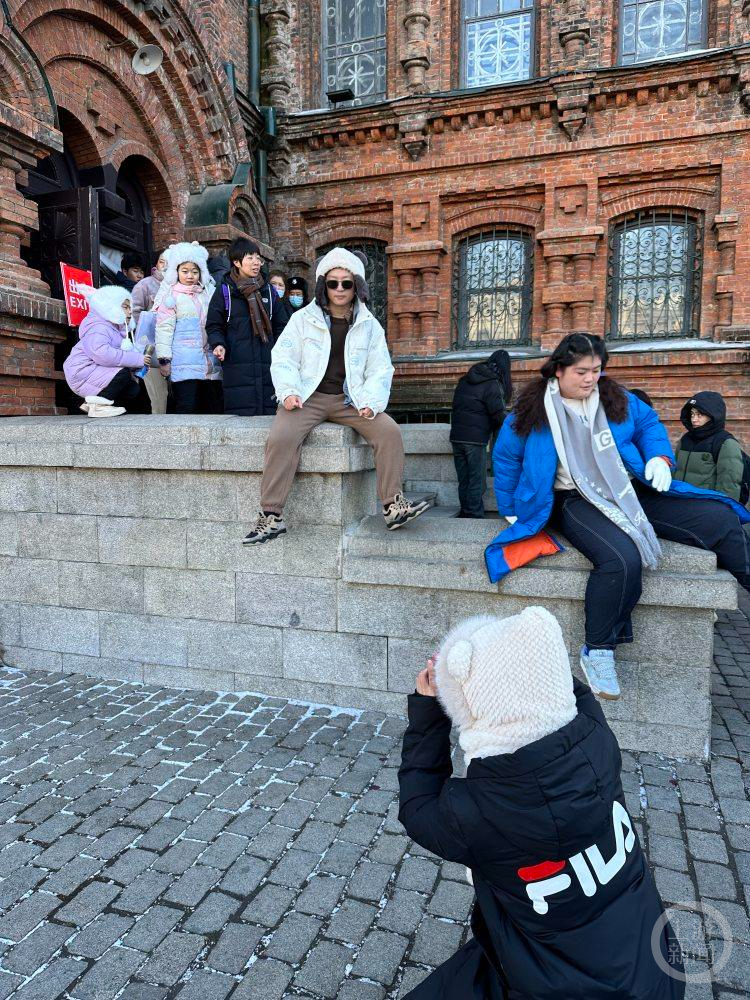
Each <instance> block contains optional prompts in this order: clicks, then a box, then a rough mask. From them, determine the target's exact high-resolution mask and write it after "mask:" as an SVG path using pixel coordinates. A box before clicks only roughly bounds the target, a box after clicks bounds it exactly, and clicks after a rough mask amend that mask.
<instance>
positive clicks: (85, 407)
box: [78, 403, 89, 413]
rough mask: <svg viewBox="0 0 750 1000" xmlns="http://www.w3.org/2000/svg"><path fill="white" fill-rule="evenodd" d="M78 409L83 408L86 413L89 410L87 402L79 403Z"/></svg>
mask: <svg viewBox="0 0 750 1000" xmlns="http://www.w3.org/2000/svg"><path fill="white" fill-rule="evenodd" d="M78 409H79V410H83V412H84V413H88V412H89V404H88V403H81V405H80V406H79V407H78Z"/></svg>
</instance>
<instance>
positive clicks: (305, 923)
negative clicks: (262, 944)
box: [267, 913, 322, 965]
mask: <svg viewBox="0 0 750 1000" xmlns="http://www.w3.org/2000/svg"><path fill="white" fill-rule="evenodd" d="M321 926H322V924H321V921H320V920H316V919H315V918H314V917H308V916H304V915H303V914H301V913H290V914H289V916H288V917H285V918H284V920H283V921H282V923H281V924H280V925H279V927H278V928H277V929H276V930H275V931H274V932H273V936H272V937H271V942H270V944H269V945H268V948H267V954H268V955H269V956H270V957H271V958H278V959H280V960H281V961H283V962H290V963H291V964H292V965H296V964H297V962H300V961H301V960H302V957H303V956H304V954H305V952H306V951H307V949H308V948H309V947H310V945H311V944H312V942H313V941H314V940H315V938H316V936H317V934H318V931H319V930H320V928H321Z"/></svg>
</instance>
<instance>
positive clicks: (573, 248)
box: [538, 226, 604, 348]
mask: <svg viewBox="0 0 750 1000" xmlns="http://www.w3.org/2000/svg"><path fill="white" fill-rule="evenodd" d="M603 235H604V229H603V228H602V227H601V226H588V227H586V228H585V229H580V230H578V231H574V232H571V231H565V230H545V231H544V232H541V233H539V236H538V239H539V242H540V243H541V245H542V255H543V257H544V262H545V267H546V280H545V283H544V288H543V289H542V303H543V305H544V310H545V314H546V324H545V330H544V333H543V334H542V347H544V348H551V347H554V346H555V344H556V343H557V342H558V340H560V338H561V337H563V336H565V334H566V333H570V331H571V330H588V329H590V324H591V307H592V306H593V304H594V296H595V291H596V289H595V284H594V281H593V280H592V271H593V264H594V257H595V256H596V250H597V245H598V243H599V240H600V239H601V237H602V236H603Z"/></svg>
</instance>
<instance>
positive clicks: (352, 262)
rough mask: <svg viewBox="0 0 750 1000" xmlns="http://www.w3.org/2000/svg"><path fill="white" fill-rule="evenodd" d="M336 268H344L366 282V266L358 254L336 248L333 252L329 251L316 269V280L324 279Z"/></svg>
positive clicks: (343, 248) (344, 248)
mask: <svg viewBox="0 0 750 1000" xmlns="http://www.w3.org/2000/svg"><path fill="white" fill-rule="evenodd" d="M334 267H343V268H345V269H346V270H347V271H351V272H352V274H354V275H356V276H357V277H358V278H362V280H364V277H365V265H364V264H363V262H362V261H361V260H360V258H359V257H358V256H357V255H356V254H354V253H352V252H351V250H347V249H346V247H334V248H333V250H329V251H328V253H327V254H325V256H323V257H321V258H320V260H319V261H318V266H317V267H316V268H315V279H316V280H317V279H318V278H324V277H325V276H326V275H327V274H328V272H329V271H332V270H333V269H334Z"/></svg>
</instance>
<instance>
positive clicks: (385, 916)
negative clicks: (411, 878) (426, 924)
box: [378, 888, 426, 936]
mask: <svg viewBox="0 0 750 1000" xmlns="http://www.w3.org/2000/svg"><path fill="white" fill-rule="evenodd" d="M425 905H426V900H425V898H424V897H423V896H419V895H417V893H416V892H408V891H406V890H405V889H398V888H397V889H395V890H394V893H393V896H392V897H391V898H390V899H389V900H388V902H387V903H386V905H385V907H384V908H383V911H382V913H381V914H380V919H379V920H378V927H380V928H382V929H383V930H388V931H395V932H396V933H397V934H404V935H407V936H409V935H411V934H413V933H414V931H415V930H416V929H417V927H418V926H419V924H420V922H421V920H422V917H423V915H424V909H425Z"/></svg>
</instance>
